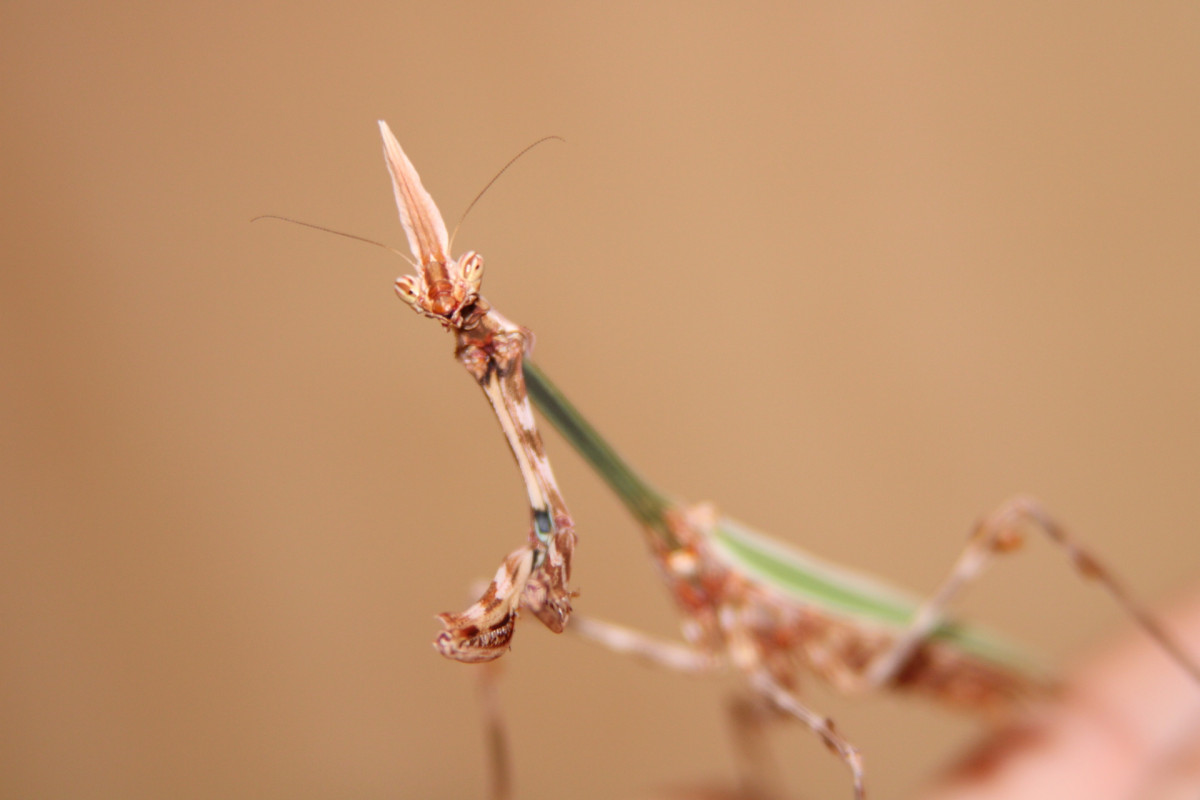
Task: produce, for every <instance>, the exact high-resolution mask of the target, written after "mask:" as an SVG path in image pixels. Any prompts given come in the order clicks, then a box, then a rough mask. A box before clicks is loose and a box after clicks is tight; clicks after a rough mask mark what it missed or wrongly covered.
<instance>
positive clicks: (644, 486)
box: [525, 361, 678, 548]
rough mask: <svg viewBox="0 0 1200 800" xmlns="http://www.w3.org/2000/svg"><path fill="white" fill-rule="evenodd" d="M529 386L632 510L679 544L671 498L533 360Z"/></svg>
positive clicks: (528, 366)
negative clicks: (623, 455) (673, 526)
mask: <svg viewBox="0 0 1200 800" xmlns="http://www.w3.org/2000/svg"><path fill="white" fill-rule="evenodd" d="M525 388H526V390H527V391H528V392H529V397H530V399H531V400H533V402H534V405H536V406H537V407H538V410H539V411H541V412H542V414H543V415H544V416H545V417H546V419H548V420H550V423H551V424H552V425H554V427H555V428H557V429H558V432H559V433H561V434H562V436H563V438H565V439H566V440H567V441H568V442H570V443H571V446H572V447H574V448H575V450H576V451H578V453H579V454H580V455H581V456H583V457H584V459H585V460H586V461H587V462H588V463H589V464H591V465H592V467H593V469H595V470H596V472H598V473H599V474H600V477H602V478H603V479H604V482H605V483H607V484H608V485H609V487H610V488H611V489H612V490H613V491H614V492H615V493H616V494H617V496H618V497H619V498H621V502H623V503H624V504H625V507H626V508H628V509H629V512H630V513H631V514H633V515H634V517H636V518H637V520H638V521H639V522H641V523H642V524H643V525H644V526H645V527H646V528H647V529H648V530H650V531H651V532H652V534H654V535H656V536H658V537H660V538H661V539H662V541H663V543H664V544H666V546H667V547H671V548H673V547H676V546H678V542H677V541H676V539H675V536H674V534H672V533H671V531H670V529H669V527H668V526H667V521H666V511H667V510H668V509H669V508H671V502H670V501H669V500H667V499H666V498H665V497H663V495H661V494H659V492H658V491H657V490H655V489H654V487H652V486H650V484H648V483H646V481H644V480H643V479H642V477H641V476H640V475H638V474H637V473H636V472H634V471H633V468H632V467H630V466H629V464H627V463H626V462H625V459H623V458H621V456H620V455H619V454H618V453H617V451H616V450H614V449H613V448H612V446H611V445H609V444H608V442H606V441H604V439H602V438H601V437H600V434H599V433H597V432H596V429H595V428H593V427H592V426H591V424H590V423H589V422H588V421H587V420H586V419H584V418H583V415H582V414H580V413H579V410H578V409H576V408H575V406H574V405H572V404H571V401H570V400H568V399H567V398H566V397H565V396H564V395H563V393H562V392H560V391H559V390H558V387H556V386H555V385H554V384H553V383H551V381H550V379H549V378H547V377H546V374H545V373H544V372H542V371H541V370H540V369H538V367H537V366H536V365H535V364H533V363H531V362H529V361H526V362H525Z"/></svg>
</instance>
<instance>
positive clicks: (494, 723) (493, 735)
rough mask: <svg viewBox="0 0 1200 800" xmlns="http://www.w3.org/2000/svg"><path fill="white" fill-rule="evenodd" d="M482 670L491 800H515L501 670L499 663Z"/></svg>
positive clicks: (480, 667)
mask: <svg viewBox="0 0 1200 800" xmlns="http://www.w3.org/2000/svg"><path fill="white" fill-rule="evenodd" d="M475 668H476V669H477V670H479V705H480V707H481V709H482V710H483V729H484V736H485V738H486V740H487V741H486V747H487V761H488V767H487V772H488V794H487V796H488V798H489V800H512V796H513V789H512V754H511V753H510V752H509V748H508V729H507V727H506V726H505V724H504V712H503V710H502V709H501V706H500V686H499V684H500V670H501V666H500V664H498V663H497V662H495V661H487V662H484V663H482V664H479V665H477V666H476V667H475Z"/></svg>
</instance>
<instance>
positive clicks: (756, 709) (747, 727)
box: [728, 692, 783, 800]
mask: <svg viewBox="0 0 1200 800" xmlns="http://www.w3.org/2000/svg"><path fill="white" fill-rule="evenodd" d="M728 712H729V727H730V731H731V733H732V735H733V745H734V756H735V759H736V761H737V771H738V782H739V783H740V784H741V792H742V795H744V796H745V797H746V798H748V800H773V799H774V798H778V797H782V796H783V793H782V792H781V791H780V787H781V786H782V785H783V784H782V781H781V780H780V778H779V765H778V764H776V763H775V760H774V759H773V758H771V757H770V750H769V748H768V747H767V742H766V736H765V734H766V726H767V723H770V722H774V721H777V720H779V719H780V716H779V711H778V710H777V709H775V708H774V707H772V706H771V704H770V703H768V702H767V701H766V699H765V698H763V697H762V696H760V695H758V694H752V693H749V692H740V693H738V694H735V695H733V696H732V697H731V698H730V700H729V707H728Z"/></svg>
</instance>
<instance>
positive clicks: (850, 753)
mask: <svg viewBox="0 0 1200 800" xmlns="http://www.w3.org/2000/svg"><path fill="white" fill-rule="evenodd" d="M748 677H749V680H750V686H751V687H752V688H753V689H754V690H755V691H756V692H758V693H759V694H760V695H761V696H762V697H764V698H766V699H767V700H768V701H770V702H771V704H772V705H774V706H775V707H776V708H778V709H779V710H780V711H783V712H784V713H786V714H788V715H789V716H792V717H795V718H796V719H798V720H800V721H801V722H803V723H804V724H805V725H807V726H808V729H809V730H811V731H812V732H813V733H815V734H816V735H817V736H819V737H821V741H822V742H824V743H825V746H826V747H828V748H829V749H830V750H831V751H832V752H834V753H835V754H837V756H838V757H839V758H841V759H842V761H843V762H845V764H846V766H847V767H849V768H850V774H851V775H852V776H853V777H854V800H864V798H866V796H867V795H866V789H865V788H864V787H863V760H862V754H860V753H859V752H858V748H857V747H855V746H854V745H852V744H850V742H849V741H847V740H846V739H844V738H843V737H842V735H841V734H840V733H838V732H837V731H836V730H835V729H834V727H833V720H831V719H830V718H829V717H826V716H823V715H821V714H818V713H817V712H815V711H813V710H812V709H811V708H809V707H808V706H806V705H804V704H803V703H801V702H800V701H799V700H798V699H797V698H796V695H795V694H793V693H792V692H790V691H788V690H787V689H786V688H784V687H783V686H782V685H780V683H779V682H778V681H777V680H775V678H774V677H772V676H771V674H770V673H769V672H768V671H767V670H765V669H756V670H754V671H752V672H751V673H750V674H749V676H748Z"/></svg>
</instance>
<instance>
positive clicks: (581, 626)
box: [567, 614, 720, 674]
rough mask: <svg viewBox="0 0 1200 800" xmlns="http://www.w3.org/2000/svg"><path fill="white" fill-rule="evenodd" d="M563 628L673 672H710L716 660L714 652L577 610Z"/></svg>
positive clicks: (716, 662) (715, 666) (715, 665)
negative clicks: (598, 618)
mask: <svg viewBox="0 0 1200 800" xmlns="http://www.w3.org/2000/svg"><path fill="white" fill-rule="evenodd" d="M567 630H568V631H570V632H572V633H576V634H578V635H580V636H582V637H583V638H585V639H589V640H591V641H593V642H595V643H596V644H599V645H602V646H603V647H606V648H608V649H609V650H612V651H613V652H616V653H622V654H624V655H630V656H633V657H634V658H637V659H640V660H641V661H644V662H646V663H648V664H653V665H654V666H656V667H665V668H667V669H672V670H675V671H677V672H688V673H693V674H700V673H705V672H712V671H713V670H714V669H716V668H717V666H718V665H719V663H720V662H719V660H718V659H717V658H715V657H714V656H712V655H709V654H708V653H704V652H701V651H699V650H696V649H694V648H692V647H689V646H687V645H683V644H677V643H675V642H668V641H665V640H663V639H658V638H656V637H654V636H650V635H649V634H645V633H641V632H640V631H635V630H633V629H632V628H626V627H625V626H624V625H616V624H614V623H612V622H602V621H601V620H597V619H592V618H591V617H587V616H583V615H580V614H575V615H573V616H572V617H571V621H570V623H568V625H567Z"/></svg>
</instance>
